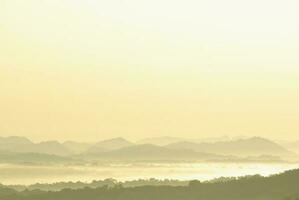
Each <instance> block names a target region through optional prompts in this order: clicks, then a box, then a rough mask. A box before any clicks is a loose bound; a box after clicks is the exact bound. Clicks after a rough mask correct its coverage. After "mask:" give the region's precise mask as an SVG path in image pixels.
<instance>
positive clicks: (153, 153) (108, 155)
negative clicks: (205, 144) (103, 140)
mask: <svg viewBox="0 0 299 200" xmlns="http://www.w3.org/2000/svg"><path fill="white" fill-rule="evenodd" d="M87 157H89V158H92V159H95V160H108V161H109V160H113V161H118V160H123V161H158V160H165V161H172V160H173V161H184V160H188V161H190V160H194V161H195V160H197V161H200V160H201V161H203V160H212V159H221V158H224V157H223V156H218V155H215V154H210V153H200V152H195V151H193V150H188V149H180V150H177V149H169V148H165V147H161V146H157V145H152V144H142V145H133V146H129V147H124V148H121V149H117V150H112V151H106V152H99V153H93V154H89V155H88V156H87Z"/></svg>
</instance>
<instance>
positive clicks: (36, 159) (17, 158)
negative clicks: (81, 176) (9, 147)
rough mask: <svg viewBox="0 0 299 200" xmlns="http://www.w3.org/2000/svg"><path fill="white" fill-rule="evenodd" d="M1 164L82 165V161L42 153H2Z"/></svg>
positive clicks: (0, 156)
mask: <svg viewBox="0 0 299 200" xmlns="http://www.w3.org/2000/svg"><path fill="white" fill-rule="evenodd" d="M0 163H12V164H34V165H36V164H41V165H44V164H64V163H65V164H70V163H74V164H75V163H76V164H78V163H82V162H81V161H79V160H77V159H73V158H69V157H62V156H57V155H49V154H41V153H13V152H0Z"/></svg>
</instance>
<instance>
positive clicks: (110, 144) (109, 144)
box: [86, 137, 134, 153]
mask: <svg viewBox="0 0 299 200" xmlns="http://www.w3.org/2000/svg"><path fill="white" fill-rule="evenodd" d="M132 145H134V143H132V142H129V141H128V140H126V139H124V138H121V137H119V138H113V139H109V140H104V141H100V142H98V143H96V144H94V145H93V146H91V147H90V148H89V149H88V150H87V151H86V153H99V152H104V151H111V150H116V149H120V148H123V147H128V146H132Z"/></svg>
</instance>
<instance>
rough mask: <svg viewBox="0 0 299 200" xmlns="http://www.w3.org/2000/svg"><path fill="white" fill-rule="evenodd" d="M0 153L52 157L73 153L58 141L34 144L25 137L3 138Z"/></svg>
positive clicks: (0, 141) (0, 143)
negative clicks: (38, 154) (42, 154)
mask: <svg viewBox="0 0 299 200" xmlns="http://www.w3.org/2000/svg"><path fill="white" fill-rule="evenodd" d="M0 151H8V152H16V153H44V154H52V155H61V156H65V155H70V154H71V151H70V150H69V149H68V148H66V147H65V146H63V145H62V144H60V143H59V142H57V141H45V142H40V143H33V142H32V141H30V140H29V139H27V138H24V137H16V136H14V137H6V138H5V137H1V138H0Z"/></svg>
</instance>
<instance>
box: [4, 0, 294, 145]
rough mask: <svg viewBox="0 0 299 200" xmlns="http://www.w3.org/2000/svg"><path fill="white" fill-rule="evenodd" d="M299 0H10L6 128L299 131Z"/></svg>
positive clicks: (54, 132) (100, 132)
mask: <svg viewBox="0 0 299 200" xmlns="http://www.w3.org/2000/svg"><path fill="white" fill-rule="evenodd" d="M298 8H299V2H298V1H297V0H284V1H282V0H281V1H273V0H251V1H245V0H225V1H223V0H209V1H201V0H184V1H183V0H151V1H146V0H109V1H108V0H106V1H101V0H80V1H79V0H26V1H25V0H0V45H1V46H0V136H8V135H20V136H28V137H30V138H32V139H35V140H45V139H59V140H66V139H74V140H82V141H91V140H99V139H103V138H109V137H115V136H122V137H127V138H129V139H138V138H142V137H148V136H162V135H170V136H181V137H190V138H200V137H213V136H221V135H231V136H234V135H249V136H251V135H252V136H253V135H260V136H264V137H269V138H280V139H299V135H298V134H299V126H298V122H299V20H298V19H299V12H298Z"/></svg>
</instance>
